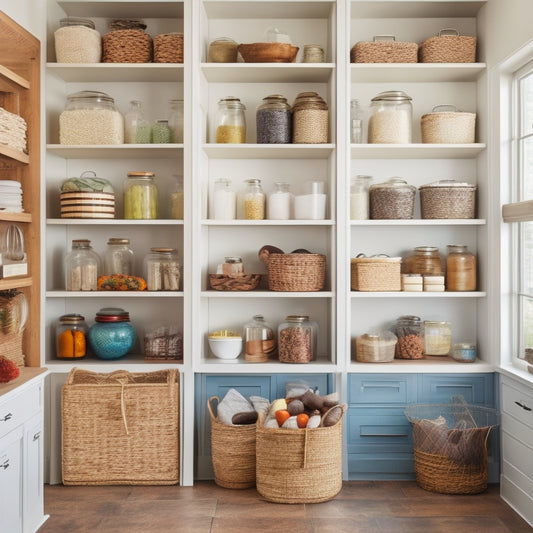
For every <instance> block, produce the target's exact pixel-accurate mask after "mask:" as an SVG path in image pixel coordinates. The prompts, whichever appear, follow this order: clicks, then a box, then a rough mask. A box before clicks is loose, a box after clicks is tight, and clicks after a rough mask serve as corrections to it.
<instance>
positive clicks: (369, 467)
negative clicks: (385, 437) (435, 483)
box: [348, 453, 415, 480]
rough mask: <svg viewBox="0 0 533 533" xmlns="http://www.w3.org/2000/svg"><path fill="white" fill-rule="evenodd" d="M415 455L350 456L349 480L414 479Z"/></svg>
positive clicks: (367, 454) (356, 454)
mask: <svg viewBox="0 0 533 533" xmlns="http://www.w3.org/2000/svg"><path fill="white" fill-rule="evenodd" d="M414 478H415V467H414V462H413V454H408V453H388V454H386V455H383V454H371V453H366V454H358V453H351V454H348V479H351V480H352V479H414Z"/></svg>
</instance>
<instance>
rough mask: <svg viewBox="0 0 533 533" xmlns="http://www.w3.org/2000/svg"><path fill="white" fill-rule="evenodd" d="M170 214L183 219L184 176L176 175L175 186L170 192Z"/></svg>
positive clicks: (172, 216) (177, 218)
mask: <svg viewBox="0 0 533 533" xmlns="http://www.w3.org/2000/svg"><path fill="white" fill-rule="evenodd" d="M170 216H171V218H173V219H176V220H183V176H178V175H174V187H173V190H172V192H171V193H170Z"/></svg>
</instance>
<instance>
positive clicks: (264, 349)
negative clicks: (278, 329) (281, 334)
mask: <svg viewBox="0 0 533 533" xmlns="http://www.w3.org/2000/svg"><path fill="white" fill-rule="evenodd" d="M243 337H244V342H245V350H244V358H245V360H246V361H249V362H251V363H265V362H266V361H268V359H269V357H270V356H272V355H273V354H274V353H275V352H276V337H275V335H274V331H273V329H272V328H271V327H270V326H269V325H268V323H267V322H266V321H265V318H264V317H263V315H254V317H253V319H252V321H251V322H249V323H247V324H245V326H244V334H243Z"/></svg>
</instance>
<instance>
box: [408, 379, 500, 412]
mask: <svg viewBox="0 0 533 533" xmlns="http://www.w3.org/2000/svg"><path fill="white" fill-rule="evenodd" d="M420 378H421V385H420V393H419V397H418V403H448V402H449V401H450V400H451V399H452V396H457V395H461V396H463V397H464V399H465V400H466V401H467V402H468V403H470V404H475V405H486V406H487V407H493V406H494V375H493V374H466V375H458V374H422V375H421V376H420Z"/></svg>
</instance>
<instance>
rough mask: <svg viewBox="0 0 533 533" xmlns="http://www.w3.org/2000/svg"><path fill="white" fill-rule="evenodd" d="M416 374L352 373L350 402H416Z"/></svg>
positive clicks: (349, 377) (349, 390)
mask: <svg viewBox="0 0 533 533" xmlns="http://www.w3.org/2000/svg"><path fill="white" fill-rule="evenodd" d="M416 397H417V391H416V375H414V374H394V375H384V374H350V375H349V376H348V403H349V404H358V403H374V404H376V403H377V404H384V403H401V404H406V403H412V402H416Z"/></svg>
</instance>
